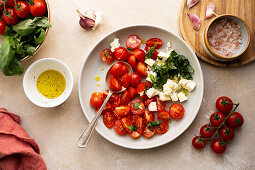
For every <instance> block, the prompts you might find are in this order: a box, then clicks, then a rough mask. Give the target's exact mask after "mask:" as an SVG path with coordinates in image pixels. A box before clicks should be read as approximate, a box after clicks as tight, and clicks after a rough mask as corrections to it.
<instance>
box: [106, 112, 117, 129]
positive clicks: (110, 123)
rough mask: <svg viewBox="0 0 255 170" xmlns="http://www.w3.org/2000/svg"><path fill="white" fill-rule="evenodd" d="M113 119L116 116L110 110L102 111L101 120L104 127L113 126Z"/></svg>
mask: <svg viewBox="0 0 255 170" xmlns="http://www.w3.org/2000/svg"><path fill="white" fill-rule="evenodd" d="M115 119H116V118H115V116H114V114H113V112H112V111H108V112H105V113H103V122H104V125H105V126H106V127H108V128H111V127H113V125H114V122H115Z"/></svg>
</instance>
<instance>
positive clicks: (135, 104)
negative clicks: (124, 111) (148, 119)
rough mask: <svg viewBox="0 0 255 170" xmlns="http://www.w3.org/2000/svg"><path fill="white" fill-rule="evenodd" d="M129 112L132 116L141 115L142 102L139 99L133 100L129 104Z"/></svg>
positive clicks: (143, 109)
mask: <svg viewBox="0 0 255 170" xmlns="http://www.w3.org/2000/svg"><path fill="white" fill-rule="evenodd" d="M130 107H131V112H132V113H133V114H142V113H144V111H145V106H144V104H143V101H142V100H140V99H135V100H133V101H132V102H131V103H130Z"/></svg>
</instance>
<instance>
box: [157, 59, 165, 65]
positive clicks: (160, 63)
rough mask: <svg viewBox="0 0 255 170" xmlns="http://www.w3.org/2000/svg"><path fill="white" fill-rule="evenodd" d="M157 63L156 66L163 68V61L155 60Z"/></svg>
mask: <svg viewBox="0 0 255 170" xmlns="http://www.w3.org/2000/svg"><path fill="white" fill-rule="evenodd" d="M157 61H158V63H157V65H158V66H163V65H164V64H165V61H163V60H157Z"/></svg>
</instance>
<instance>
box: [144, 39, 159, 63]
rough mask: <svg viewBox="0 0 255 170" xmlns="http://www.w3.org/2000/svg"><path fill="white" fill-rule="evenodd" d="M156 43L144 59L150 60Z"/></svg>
mask: <svg viewBox="0 0 255 170" xmlns="http://www.w3.org/2000/svg"><path fill="white" fill-rule="evenodd" d="M156 45H157V43H156V44H155V45H154V46H153V47H150V48H149V50H148V51H147V53H146V54H145V59H150V58H151V57H152V54H153V53H155V51H154V48H155V47H156Z"/></svg>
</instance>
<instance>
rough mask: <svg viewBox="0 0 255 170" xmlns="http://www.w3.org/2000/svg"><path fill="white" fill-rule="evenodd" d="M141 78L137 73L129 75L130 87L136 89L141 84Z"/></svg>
mask: <svg viewBox="0 0 255 170" xmlns="http://www.w3.org/2000/svg"><path fill="white" fill-rule="evenodd" d="M141 80H142V77H141V76H140V75H139V74H137V73H132V74H131V86H133V87H136V86H137V85H138V84H140V83H141Z"/></svg>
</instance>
